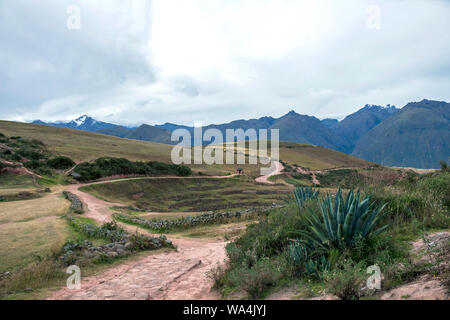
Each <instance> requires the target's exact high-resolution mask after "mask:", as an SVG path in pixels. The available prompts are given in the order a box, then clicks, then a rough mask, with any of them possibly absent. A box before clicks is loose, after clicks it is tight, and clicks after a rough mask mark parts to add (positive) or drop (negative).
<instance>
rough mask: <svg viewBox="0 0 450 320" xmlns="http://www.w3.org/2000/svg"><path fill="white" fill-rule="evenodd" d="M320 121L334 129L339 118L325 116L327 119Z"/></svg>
mask: <svg viewBox="0 0 450 320" xmlns="http://www.w3.org/2000/svg"><path fill="white" fill-rule="evenodd" d="M321 122H322V123H323V125H324V126H325V127H327V128H328V129H335V128H336V127H337V126H338V125H339V120H337V119H331V118H327V119H323V120H321Z"/></svg>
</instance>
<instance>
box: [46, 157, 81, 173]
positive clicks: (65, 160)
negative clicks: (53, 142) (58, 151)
mask: <svg viewBox="0 0 450 320" xmlns="http://www.w3.org/2000/svg"><path fill="white" fill-rule="evenodd" d="M47 165H48V166H49V167H50V168H53V169H59V170H64V169H68V168H71V167H73V166H74V165H75V162H74V161H73V160H72V159H70V158H69V157H65V156H57V157H54V158H51V159H49V160H47Z"/></svg>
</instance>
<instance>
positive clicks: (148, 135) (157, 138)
mask: <svg viewBox="0 0 450 320" xmlns="http://www.w3.org/2000/svg"><path fill="white" fill-rule="evenodd" d="M170 137H171V133H170V131H168V130H166V129H161V128H157V127H154V126H150V125H148V124H143V125H141V126H140V127H138V128H136V129H135V130H132V131H131V132H129V134H127V135H126V136H125V138H127V139H135V140H143V141H153V142H159V143H165V144H172V141H171V140H170Z"/></svg>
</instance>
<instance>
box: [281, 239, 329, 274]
mask: <svg viewBox="0 0 450 320" xmlns="http://www.w3.org/2000/svg"><path fill="white" fill-rule="evenodd" d="M287 254H288V259H289V260H290V262H291V264H292V266H293V267H294V269H293V271H294V274H295V275H299V273H301V272H304V273H306V274H308V275H311V276H315V277H318V278H320V277H321V274H322V272H323V271H325V270H329V269H330V263H329V261H328V259H327V257H326V254H325V252H324V251H323V250H322V249H320V248H315V247H314V245H313V244H311V243H309V244H307V243H305V242H303V241H299V240H296V241H295V242H294V243H291V244H289V245H288V247H287Z"/></svg>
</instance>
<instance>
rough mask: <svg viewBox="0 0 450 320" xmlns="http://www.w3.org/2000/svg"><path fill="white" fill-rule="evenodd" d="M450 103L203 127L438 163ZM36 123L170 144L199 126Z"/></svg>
mask: <svg viewBox="0 0 450 320" xmlns="http://www.w3.org/2000/svg"><path fill="white" fill-rule="evenodd" d="M449 106H450V104H449V103H446V102H439V101H430V100H423V101H420V102H414V103H409V104H408V105H406V106H405V107H403V108H402V109H398V108H396V107H395V106H391V105H387V106H386V107H383V106H377V105H368V104H367V105H365V106H364V107H363V108H361V109H359V110H358V111H356V112H354V113H352V114H350V115H348V116H347V117H345V118H344V119H343V120H342V121H338V120H337V119H329V118H328V119H323V120H319V119H318V118H316V117H313V116H307V115H301V114H298V113H296V112H295V111H293V110H292V111H290V112H288V113H287V114H285V115H284V116H282V117H280V118H273V117H270V116H266V117H261V118H259V119H249V120H235V121H232V122H229V123H223V124H211V125H207V126H205V127H203V130H204V131H205V130H207V129H210V128H214V129H218V130H219V131H220V132H222V134H223V136H224V139H226V130H227V129H243V130H247V129H256V130H258V129H268V130H270V129H279V132H280V140H281V141H286V142H296V143H303V144H313V145H319V146H322V147H326V148H330V149H334V150H338V151H341V152H344V153H347V154H352V155H354V156H357V157H360V158H363V159H366V160H369V161H374V162H377V163H380V164H385V165H391V166H414V167H418V168H437V167H439V161H440V160H445V161H448V160H449V157H450V145H449V142H448V141H450V136H449V135H450V127H449V118H448V117H449V114H450V108H449ZM33 123H34V124H41V125H52V126H61V127H66V128H71V129H79V130H85V131H91V132H97V133H102V134H107V135H112V136H116V137H120V138H128V139H136V140H144V141H153V142H159V143H165V144H174V143H175V142H172V141H171V133H172V132H173V131H175V130H176V129H185V130H188V131H191V132H192V131H193V127H190V126H185V125H178V124H174V123H165V124H162V125H154V126H151V125H147V124H143V125H141V126H139V127H137V128H127V127H124V126H121V125H116V124H111V123H107V122H101V121H97V120H95V119H93V118H90V117H88V116H86V115H83V116H81V117H79V118H77V119H75V120H72V121H69V122H65V123H64V122H53V123H45V122H43V121H40V120H37V121H34V122H33Z"/></svg>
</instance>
